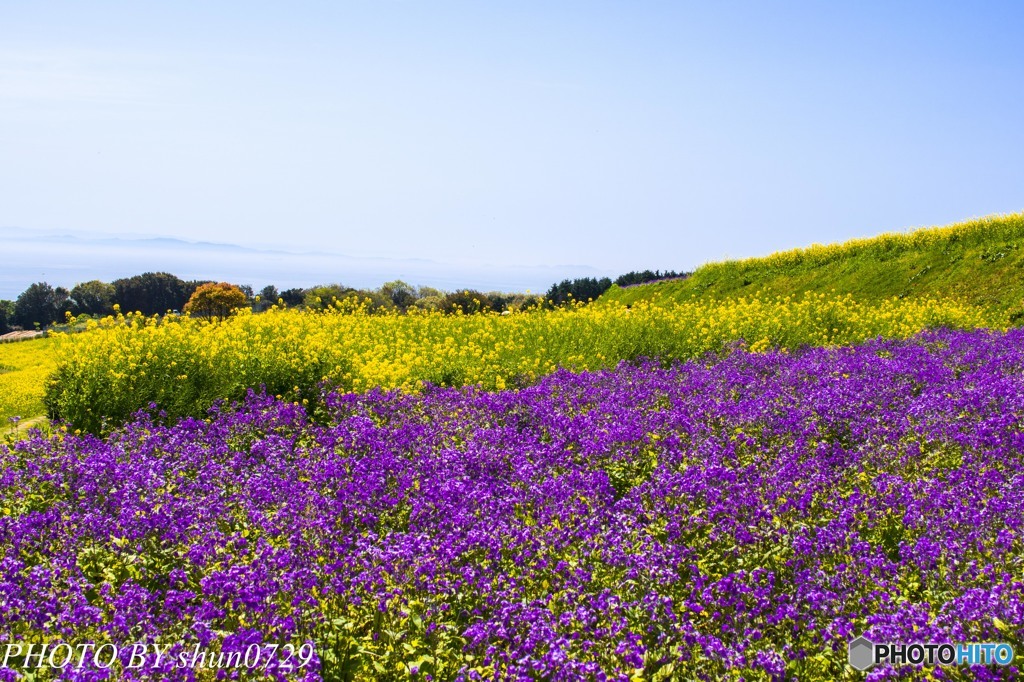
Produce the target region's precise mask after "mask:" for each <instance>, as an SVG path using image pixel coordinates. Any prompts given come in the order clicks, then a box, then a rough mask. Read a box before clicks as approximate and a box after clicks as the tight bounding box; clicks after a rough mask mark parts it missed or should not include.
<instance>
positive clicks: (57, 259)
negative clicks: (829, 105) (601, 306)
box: [0, 228, 621, 300]
mask: <svg viewBox="0 0 1024 682" xmlns="http://www.w3.org/2000/svg"><path fill="white" fill-rule="evenodd" d="M0 244H2V253H3V255H2V258H0V299H11V300H13V299H15V298H17V296H18V295H19V294H20V293H21V292H22V291H24V290H25V289H26V288H27V287H28V286H29V285H30V284H32V283H33V282H43V281H45V282H47V283H49V284H50V285H51V286H55V287H56V286H63V287H66V288H68V289H70V288H71V287H73V286H74V285H75V284H77V283H79V282H86V281H89V280H94V279H98V280H101V281H104V282H112V281H113V280H115V279H118V278H120V277H130V276H132V275H138V274H141V273H143V272H169V273H171V274H173V275H177V276H178V277H180V278H182V279H185V280H193V279H196V280H216V281H226V282H231V283H233V284H248V285H250V286H252V287H253V288H254V289H255V290H256V291H259V290H260V289H262V288H263V287H264V286H266V285H268V284H273V285H274V286H276V287H277V288H278V289H279V290H284V289H291V288H295V287H299V288H305V287H310V286H314V285H317V284H328V283H335V282H336V283H340V284H343V285H346V286H351V287H357V288H377V287H379V286H380V285H381V284H383V283H384V282H387V281H390V280H394V279H401V280H404V281H405V282H408V283H409V284H412V285H415V286H432V287H436V288H438V289H444V290H448V291H452V290H456V289H477V290H480V291H505V292H525V291H527V290H530V291H532V292H533V293H543V292H544V291H547V289H548V288H549V287H550V286H551V285H552V284H553V283H555V282H558V281H561V280H563V279H567V278H569V279H572V278H576V277H602V276H606V275H607V276H613V277H614V276H615V275H617V274H621V273H608V272H603V271H600V270H597V269H595V268H591V267H588V266H585V265H565V266H550V267H531V266H508V265H504V266H494V265H491V264H488V263H486V262H480V263H465V262H462V263H440V262H436V261H431V260H424V259H391V258H354V257H351V256H345V255H341V254H335V253H327V252H320V253H310V252H305V253H290V252H286V251H280V250H272V249H256V248H247V247H242V246H237V245H233V244H216V243H208V242H198V243H194V242H187V241H183V240H179V239H171V238H152V237H139V238H133V237H125V236H120V235H118V236H111V235H97V234H85V233H80V234H70V233H67V232H49V233H45V232H40V231H35V230H19V229H14V228H6V229H0Z"/></svg>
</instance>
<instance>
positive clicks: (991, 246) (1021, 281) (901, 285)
mask: <svg viewBox="0 0 1024 682" xmlns="http://www.w3.org/2000/svg"><path fill="white" fill-rule="evenodd" d="M832 290H835V291H836V292H838V293H841V294H845V293H850V294H852V295H853V296H854V298H856V299H858V300H860V301H864V302H868V301H877V300H881V299H886V298H891V297H893V296H899V297H907V298H915V297H927V298H935V297H954V298H957V299H960V300H963V301H965V302H967V303H971V304H974V305H979V306H984V307H988V308H994V309H998V310H1004V311H1008V312H1011V313H1013V312H1021V311H1024V213H1015V214H1011V215H1005V216H993V217H989V218H983V219H980V220H973V221H970V222H964V223H958V224H955V225H950V226H947V227H939V228H925V229H920V230H915V231H913V232H905V233H887V234H882V235H879V236H877V237H873V238H869V239H854V240H852V241H848V242H845V243H842V244H830V245H827V246H822V245H819V244H815V245H813V246H811V247H809V248H805V249H793V250H792V251H780V252H778V253H774V254H772V255H770V256H765V257H763V258H748V259H745V260H734V261H723V262H719V263H708V264H706V265H703V266H701V267H700V268H698V269H697V270H696V271H695V272H694V273H693V275H691V276H690V277H689V278H687V279H684V280H670V281H664V282H656V283H652V284H643V285H638V286H633V287H627V288H620V287H617V286H613V287H612V288H611V289H609V290H608V291H607V292H606V293H605V294H604V295H603V296H602V297H601V299H600V300H602V301H611V300H616V301H620V302H622V303H634V302H636V301H638V300H642V299H656V300H661V301H680V302H683V301H688V300H692V299H694V298H701V299H730V298H738V297H740V296H751V295H753V294H754V293H756V292H758V291H760V292H761V293H762V295H765V296H768V297H772V296H793V297H796V298H799V297H800V296H802V295H803V294H804V292H808V291H812V292H829V291H832Z"/></svg>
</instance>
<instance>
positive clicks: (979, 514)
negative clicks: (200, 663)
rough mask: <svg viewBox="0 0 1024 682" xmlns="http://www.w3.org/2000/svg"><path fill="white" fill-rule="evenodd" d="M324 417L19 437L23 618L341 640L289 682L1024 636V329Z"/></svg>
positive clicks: (15, 599)
mask: <svg viewBox="0 0 1024 682" xmlns="http://www.w3.org/2000/svg"><path fill="white" fill-rule="evenodd" d="M323 404H324V405H325V406H326V411H325V413H324V414H318V415H317V418H315V419H314V418H312V417H311V415H310V414H308V413H307V412H306V410H305V409H304V408H303V407H302V405H301V403H300V404H295V403H293V402H288V401H281V400H277V399H276V398H275V397H274V396H271V395H260V394H254V393H250V395H249V396H248V397H247V399H246V400H244V401H242V402H240V403H239V404H236V405H233V406H232V405H225V404H222V405H219V406H217V407H215V408H214V409H213V410H212V411H211V413H210V414H209V415H208V417H207V418H206V419H203V420H197V419H186V420H184V421H182V422H180V423H178V424H176V425H173V426H167V425H163V424H162V422H161V420H160V419H159V417H158V415H154V416H153V417H149V416H146V415H142V414H140V415H139V416H137V417H136V418H135V420H134V421H132V422H130V423H128V424H126V425H125V426H124V427H122V428H119V429H117V430H115V431H114V432H112V433H111V434H110V435H108V436H106V437H104V438H102V439H101V438H96V437H92V436H74V435H70V434H64V435H61V434H58V435H56V436H53V437H50V438H44V437H42V436H37V437H35V438H33V439H28V440H25V441H22V442H19V443H17V444H15V445H13V446H9V447H4V446H0V632H3V633H5V634H7V636H8V638H9V639H10V641H15V642H40V641H58V640H59V641H65V642H69V643H71V644H78V643H80V642H96V643H99V642H112V643H115V644H117V645H119V646H124V645H125V644H126V643H131V642H146V643H155V644H159V645H161V646H163V645H167V646H170V647H171V648H172V649H174V650H175V651H176V650H177V649H182V650H188V649H191V647H192V646H193V645H195V644H197V643H198V644H199V645H200V646H202V647H207V648H210V649H213V650H218V651H227V652H231V651H244V650H246V647H248V646H251V645H252V644H254V643H256V644H264V643H277V644H280V645H285V644H291V645H292V646H293V647H295V648H298V647H299V646H300V645H302V644H305V643H312V644H313V645H314V647H315V649H316V661H315V664H314V665H313V666H312V668H310V669H307V670H304V671H301V672H296V671H290V670H288V669H284V668H281V667H275V665H273V664H271V665H269V666H268V673H267V674H268V675H270V676H274V677H276V678H277V679H295V678H300V677H303V676H305V677H309V678H321V677H322V678H323V679H328V680H350V679H384V680H388V679H410V678H412V679H424V680H430V679H432V680H448V679H457V680H480V679H515V680H535V679H552V680H577V679H593V680H622V681H628V680H633V679H643V680H672V679H706V680H716V679H737V680H738V679H748V680H750V679H773V680H781V679H795V678H799V679H802V680H825V679H840V678H843V677H844V676H847V675H849V676H852V674H853V673H852V670H850V669H848V668H846V667H845V663H846V646H847V642H848V641H849V640H850V639H852V638H853V637H855V636H857V635H859V634H862V633H866V634H867V636H868V637H869V638H871V639H873V640H875V641H907V642H910V641H951V642H960V641H1009V642H1011V643H1013V644H1014V646H1015V648H1016V650H1017V652H1018V655H1019V654H1020V652H1021V651H1022V650H1024V646H1022V642H1021V639H1020V632H1021V628H1022V627H1024V579H1022V577H1021V576H1022V574H1024V494H1022V492H1024V416H1022V415H1024V331H1020V330H1014V331H1010V332H1005V333H1004V332H985V331H972V332H952V331H935V332H926V333H923V334H920V335H917V336H915V337H912V338H910V339H908V340H903V341H894V340H890V341H882V340H874V341H869V342H866V343H864V344H862V345H859V346H855V347H843V348H808V349H804V350H800V351H798V352H792V353H784V352H766V353H761V354H755V353H749V352H744V351H738V352H734V353H730V354H728V355H727V356H725V357H723V358H716V357H713V356H705V357H703V358H700V359H697V360H693V361H689V362H685V363H666V364H657V363H647V362H641V363H631V364H625V363H624V364H620V365H619V366H617V367H615V368H612V369H607V370H601V371H593V372H581V373H577V374H574V373H570V372H568V371H564V370H560V371H556V372H555V373H553V374H551V375H550V376H548V377H545V378H543V379H541V380H540V381H538V382H537V383H536V384H535V385H532V386H530V387H528V388H524V389H521V390H516V391H511V390H509V391H499V392H484V391H482V390H480V389H479V388H477V387H465V388H443V387H428V388H427V390H425V391H423V392H421V393H419V394H408V393H403V392H396V391H391V392H387V391H382V390H373V391H370V392H368V393H365V394H356V393H331V394H327V395H325V396H324V397H323ZM0 643H2V642H0ZM174 655H176V654H174ZM18 670H19V669H18V667H17V663H16V662H15V663H12V664H10V666H9V668H8V669H7V670H0V679H16V676H17V674H19V673H18ZM166 672H167V671H163V672H161V671H160V670H152V669H150V668H143V669H140V670H139V671H134V670H127V669H125V670H115V671H114V672H113V673H112V674H114V673H116V674H118V675H122V677H123V678H124V679H161V676H163V677H166V674H165V673H166ZM1020 672H1021V666H1020V665H1019V664H1017V665H1014V666H1010V667H1007V668H998V669H997V668H983V667H977V668H972V669H967V668H961V669H956V668H947V669H936V670H922V669H919V668H915V667H913V666H906V667H903V668H897V669H893V668H884V667H883V668H876V669H874V670H872V671H871V672H870V673H869V674H868V679H890V678H896V677H902V678H904V679H906V678H912V679H925V678H926V677H928V676H929V675H930V676H932V677H931V679H950V678H954V679H957V676H960V677H959V679H1012V678H1014V677H1016V676H1017V675H1019V674H1020ZM46 674H47V672H46V671H45V670H44V671H41V675H43V677H44V678H45V675H46ZM56 674H57V673H54V675H56ZM60 674H64V675H68V676H71V677H74V676H78V677H79V678H80V679H96V678H102V677H104V676H105V673H104V672H103V671H97V670H90V669H89V666H88V665H86V666H85V668H84V669H83V670H81V671H63V672H61V673H60ZM189 674H193V673H191V672H190V673H189ZM201 674H202V671H195V672H194V675H196V676H197V679H198V678H199V677H198V676H199V675H201ZM220 674H221V675H222V676H224V677H232V676H238V675H240V674H241V673H240V672H238V671H231V670H227V671H224V670H222V671H220ZM89 675H95V677H89Z"/></svg>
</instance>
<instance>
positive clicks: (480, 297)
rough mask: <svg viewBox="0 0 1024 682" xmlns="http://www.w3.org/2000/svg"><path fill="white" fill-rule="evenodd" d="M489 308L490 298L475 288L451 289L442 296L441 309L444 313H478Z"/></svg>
mask: <svg viewBox="0 0 1024 682" xmlns="http://www.w3.org/2000/svg"><path fill="white" fill-rule="evenodd" d="M490 309H491V299H489V298H488V297H487V295H486V294H483V293H481V292H479V291H476V290H475V289H464V290H463V291H453V292H452V293H450V294H448V295H447V296H445V297H444V303H443V304H441V310H442V311H444V312H446V313H457V312H460V311H461V312H463V313H466V314H470V313H479V312H482V311H485V310H490Z"/></svg>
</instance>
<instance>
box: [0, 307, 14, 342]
mask: <svg viewBox="0 0 1024 682" xmlns="http://www.w3.org/2000/svg"><path fill="white" fill-rule="evenodd" d="M13 325H14V301H0V334H6V333H7V332H9V331H11V328H12V326H13Z"/></svg>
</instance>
